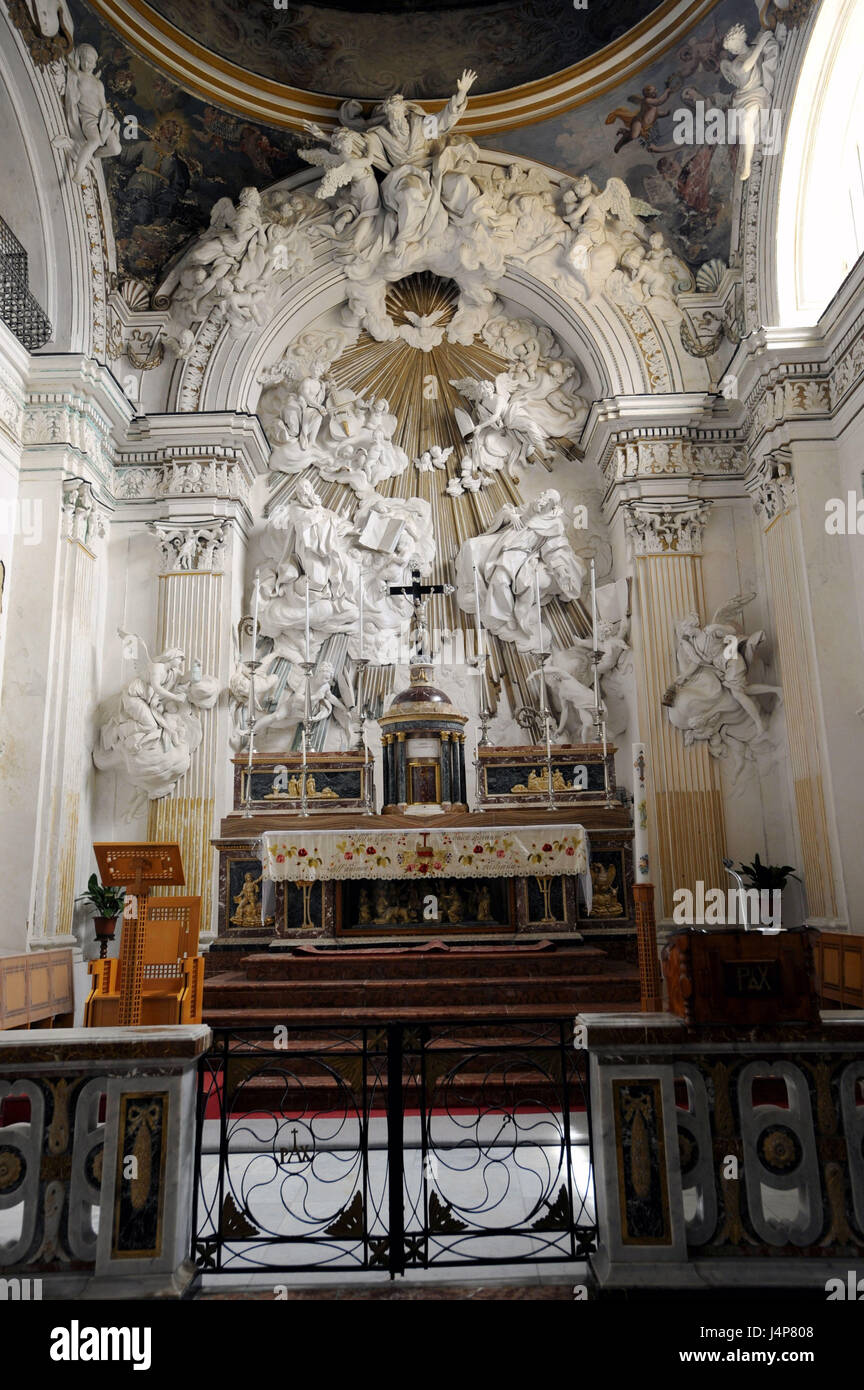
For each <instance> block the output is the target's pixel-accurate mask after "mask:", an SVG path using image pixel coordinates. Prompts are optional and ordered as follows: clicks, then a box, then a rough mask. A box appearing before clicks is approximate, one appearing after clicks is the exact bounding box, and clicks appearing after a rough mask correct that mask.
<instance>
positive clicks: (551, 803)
mask: <svg viewBox="0 0 864 1390" xmlns="http://www.w3.org/2000/svg"><path fill="white" fill-rule="evenodd" d="M548 660H549V653H548V652H541V653H540V717H541V719H542V720H543V733H544V736H545V739H546V789H547V792H548V794H549V800H548V801H547V803H546V806H547V809H548V810H550V811H555V810H557V807H556V804H555V782H554V779H553V776H552V728H551V724H552V716H551V714H550V713H549V701H548V699H547V698H546V662H547V661H548Z"/></svg>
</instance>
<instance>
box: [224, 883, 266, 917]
mask: <svg viewBox="0 0 864 1390" xmlns="http://www.w3.org/2000/svg"><path fill="white" fill-rule="evenodd" d="M261 878H262V875H261V874H259V875H258V877H257V878H253V877H252V875H251V873H247V874H246V875H245V876H244V879H243V887H242V888H241V889H240V892H239V893H237V894H236V895H235V897H234V902H235V903H236V905H237V906H236V911H235V912H234V915H233V917H232V918H231V925H232V926H234V927H260V926H261V897H260V894H259V892H258V885H259V883H260V882H261Z"/></svg>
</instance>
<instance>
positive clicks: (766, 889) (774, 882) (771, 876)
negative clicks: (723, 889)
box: [737, 854, 801, 931]
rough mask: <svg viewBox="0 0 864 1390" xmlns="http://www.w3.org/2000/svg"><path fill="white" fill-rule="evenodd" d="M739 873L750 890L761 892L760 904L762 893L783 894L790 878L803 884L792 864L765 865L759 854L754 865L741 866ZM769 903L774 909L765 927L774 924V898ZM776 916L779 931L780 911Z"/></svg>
mask: <svg viewBox="0 0 864 1390" xmlns="http://www.w3.org/2000/svg"><path fill="white" fill-rule="evenodd" d="M737 872H738V873H739V874H740V875H741V877H742V878H743V879H744V880H745V882H746V884H747V887H748V888H755V889H756V890H757V891H758V892H759V894H760V902H761V901H762V899H761V894H762V893H770V894H772V895H773V894H774V893H775V892H776V893H782V891H783V889H784V888H785V887H786V885H787V883H788V882H789V880H790V878H794V879H795V880H796V882H797V883H800V882H801V880H800V878H799V877H798V875H797V874H796V872H795V869H794V866H793V865H792V864H763V863H762V861H761V859H760V858H759V855H758V854H756V855H754V856H753V863H752V864H739V865H738V869H737ZM768 901H769V902H770V903H771V904H772V907H771V910H770V911H769V914H768V917H769V921H768V922H765V921H764V918H763V925H765V926H768V925H770V924H772V923H773V922H774V911H773V903H774V898H773V896H772V897H771V898H769V900H768ZM776 915H777V919H778V921H777V925H776V929H777V930H778V931H779V929H780V926H779V918H780V912H779V910H778V912H777V914H776ZM761 916H762V914H761V913H760V917H761ZM742 925H743V924H742Z"/></svg>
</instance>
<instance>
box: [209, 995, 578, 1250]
mask: <svg viewBox="0 0 864 1390" xmlns="http://www.w3.org/2000/svg"><path fill="white" fill-rule="evenodd" d="M584 1068H585V1058H584V1054H582V1053H579V1052H576V1051H574V1048H573V1041H572V1028H571V1026H570V1025H569V1024H568V1023H566V1022H565V1021H563V1020H560V1021H559V1020H552V1021H549V1020H544V1021H539V1022H524V1021H522V1020H520V1021H519V1022H518V1023H517V1022H514V1021H513V1020H512V1019H511V1020H507V1021H501V1022H489V1021H485V1020H484V1022H483V1024H482V1026H479V1025H475V1024H465V1023H446V1022H444V1023H438V1024H428V1023H424V1024H405V1023H382V1024H381V1025H380V1026H364V1027H351V1026H346V1027H344V1028H343V1029H337V1028H332V1027H331V1028H320V1027H318V1028H310V1027H303V1026H295V1025H294V1024H292V1023H286V1024H285V1025H284V1026H283V1025H280V1026H277V1027H276V1028H269V1029H268V1028H245V1029H217V1030H215V1032H214V1044H213V1046H212V1048H211V1049H210V1051H209V1052H208V1053H207V1054H206V1055H205V1057H204V1058H203V1059H202V1062H201V1068H200V1073H199V1106H198V1126H197V1140H196V1143H197V1181H196V1192H195V1208H194V1223H193V1231H194V1233H195V1234H194V1237H193V1252H192V1253H193V1259H194V1261H195V1263H196V1266H197V1268H198V1270H199V1272H200V1273H202V1274H226V1275H231V1274H233V1275H235V1276H240V1275H247V1274H251V1273H263V1272H272V1273H273V1274H274V1275H277V1274H280V1273H287V1272H291V1273H300V1272H312V1271H317V1272H321V1271H331V1270H332V1271H336V1270H338V1271H344V1272H349V1271H357V1272H362V1271H367V1272H368V1271H375V1270H378V1271H388V1272H389V1273H390V1275H391V1276H394V1275H396V1274H402V1273H405V1272H406V1271H407V1270H411V1269H429V1268H433V1267H445V1266H450V1267H453V1268H456V1267H460V1266H466V1265H500V1264H540V1263H546V1262H551V1261H570V1260H577V1259H580V1258H584V1257H585V1256H587V1255H588V1254H590V1252H591V1251H592V1250H593V1249H594V1248H595V1246H596V1225H595V1222H594V1201H593V1187H592V1179H591V1164H590V1152H591V1150H590V1131H589V1123H590V1121H589V1115H590V1111H589V1107H588V1094H587V1077H586V1075H585V1072H584Z"/></svg>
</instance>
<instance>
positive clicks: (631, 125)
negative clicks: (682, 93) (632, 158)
mask: <svg viewBox="0 0 864 1390" xmlns="http://www.w3.org/2000/svg"><path fill="white" fill-rule="evenodd" d="M671 95H672V82H671V79H670V78H667V79H666V90H665V92H664V93H663V95H662V96H660V95H659V94H658V92H657V88H656V87H654V86H652V85H651V84H650V83H649V84H648V86H647V87H643V88H642V95H641V97H636V96H629V97H628V98H627V100H628V101H633V102H635V103H636V106H637V110H635V111H631V110H630V108H629V107H628V106H616V108H615V110H614V111H610V112H609V115H608V116H607V117H606V125H611V124H612V122H613V121H621V122H622V126H621V129H620V130H619V132H618V139H617V140H616V141H615V153H616V154H618V152H619V150H621V149H623V148H624V146H625V145H629V144H630V143H631V141H633V140H638V139H640V137H642V136H644V135H647V134H648V132H649V130H651V129H652V128H653V127H654V126H655V125H656V123H657V121H658V120H659V119H660V117H661V116H668V114H669V112H668V109H667V110H665V111H664V110H663V109H662V108H663V103H664V101H668V99H669V97H670V96H671Z"/></svg>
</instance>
